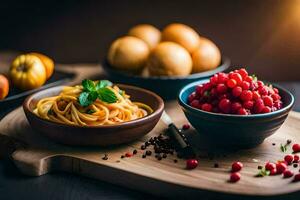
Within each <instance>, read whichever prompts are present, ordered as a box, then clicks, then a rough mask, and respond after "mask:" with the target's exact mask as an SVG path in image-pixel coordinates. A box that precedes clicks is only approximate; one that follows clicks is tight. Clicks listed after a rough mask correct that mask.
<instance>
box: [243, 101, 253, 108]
mask: <svg viewBox="0 0 300 200" xmlns="http://www.w3.org/2000/svg"><path fill="white" fill-rule="evenodd" d="M253 105H254V102H253V101H245V102H244V103H243V106H244V108H246V109H249V110H251V109H252V108H253Z"/></svg>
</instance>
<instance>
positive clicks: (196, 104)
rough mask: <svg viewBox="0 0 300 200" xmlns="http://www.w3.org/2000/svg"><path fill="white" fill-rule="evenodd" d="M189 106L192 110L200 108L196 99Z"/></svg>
mask: <svg viewBox="0 0 300 200" xmlns="http://www.w3.org/2000/svg"><path fill="white" fill-rule="evenodd" d="M190 105H191V106H192V107H194V108H200V102H199V100H197V99H195V100H193V101H192V102H191V104H190Z"/></svg>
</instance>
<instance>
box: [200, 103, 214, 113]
mask: <svg viewBox="0 0 300 200" xmlns="http://www.w3.org/2000/svg"><path fill="white" fill-rule="evenodd" d="M201 109H202V110H204V111H206V112H210V111H211V110H212V105H211V104H209V103H204V104H202V106H201Z"/></svg>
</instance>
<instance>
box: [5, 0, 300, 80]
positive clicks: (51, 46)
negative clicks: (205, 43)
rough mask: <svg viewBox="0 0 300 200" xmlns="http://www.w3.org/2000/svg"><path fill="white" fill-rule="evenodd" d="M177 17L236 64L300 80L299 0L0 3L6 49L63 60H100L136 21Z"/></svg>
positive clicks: (158, 23)
mask: <svg viewBox="0 0 300 200" xmlns="http://www.w3.org/2000/svg"><path fill="white" fill-rule="evenodd" d="M171 22H181V23H186V24H188V25H190V26H192V27H194V28H195V29H196V30H197V31H198V32H199V33H200V35H203V36H207V37H209V38H211V39H212V40H213V41H215V43H216V44H217V45H218V46H219V47H220V49H221V50H222V52H223V54H224V55H227V56H229V57H230V58H231V59H232V63H233V65H241V66H246V67H249V69H250V71H251V72H253V73H255V74H257V75H259V76H260V77H261V78H263V79H268V80H272V81H286V80H288V81H292V80H293V81H296V80H299V75H300V69H299V62H300V1H299V0H239V1H238V0H226V1H216V0H210V1H201V0H198V1H197V0H180V1H179V0H173V1H172V0H169V1H166V0H165V1H163V0H131V1H124V0H123V1H122V0H119V1H118V0H105V1H71V0H68V1H38V2H35V1H23V2H21V1H20V2H19V1H14V0H11V1H1V3H0V50H17V51H22V52H23V51H24V52H27V51H40V52H43V53H46V54H48V55H49V56H51V57H52V58H54V59H55V60H56V61H57V62H60V63H78V62H80V63H87V62H100V61H101V60H102V59H103V57H104V56H105V53H106V50H107V48H108V46H109V44H110V42H111V41H112V40H113V39H114V38H116V37H117V36H120V35H124V34H125V33H126V31H127V30H128V29H129V28H130V27H131V26H133V25H135V24H138V23H151V24H153V25H155V26H157V27H159V28H163V27H164V26H165V25H166V24H168V23H171ZM0 59H1V57H0Z"/></svg>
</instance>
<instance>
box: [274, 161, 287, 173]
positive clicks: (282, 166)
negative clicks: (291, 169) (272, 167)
mask: <svg viewBox="0 0 300 200" xmlns="http://www.w3.org/2000/svg"><path fill="white" fill-rule="evenodd" d="M286 169H287V165H286V164H285V163H284V162H280V163H277V164H276V170H277V173H278V174H282V173H283V172H284V171H285V170H286Z"/></svg>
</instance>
